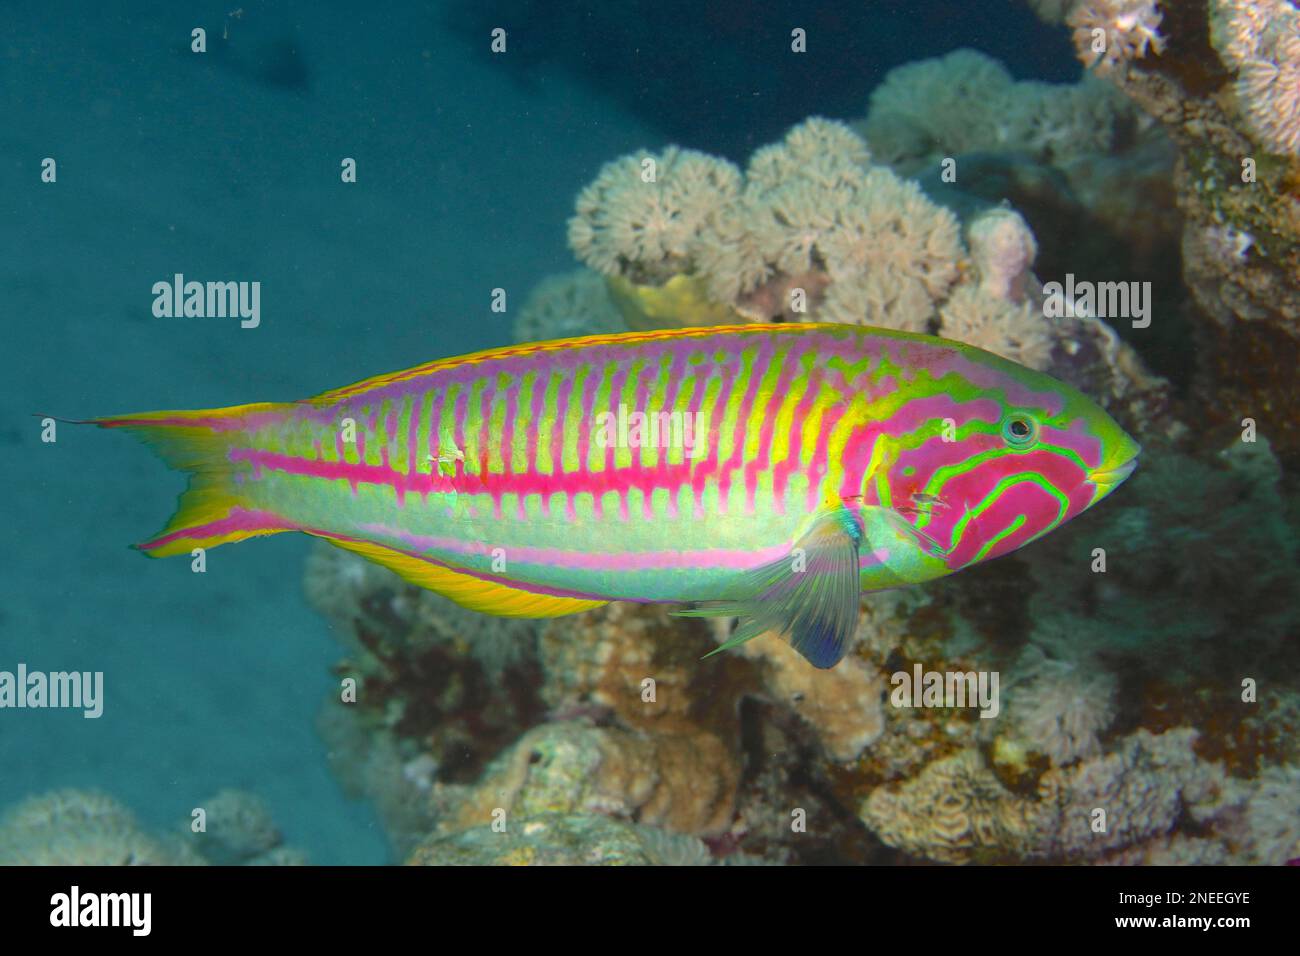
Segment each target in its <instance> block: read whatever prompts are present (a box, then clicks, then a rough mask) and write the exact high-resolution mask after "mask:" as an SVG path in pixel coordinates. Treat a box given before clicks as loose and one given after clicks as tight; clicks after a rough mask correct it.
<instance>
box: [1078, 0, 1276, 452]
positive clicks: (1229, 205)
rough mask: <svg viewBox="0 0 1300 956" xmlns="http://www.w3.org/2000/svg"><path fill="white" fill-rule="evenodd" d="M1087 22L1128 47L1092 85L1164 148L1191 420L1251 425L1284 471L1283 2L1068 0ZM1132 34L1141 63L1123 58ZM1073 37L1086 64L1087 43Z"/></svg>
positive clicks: (1082, 36) (1111, 50) (1090, 57)
mask: <svg viewBox="0 0 1300 956" xmlns="http://www.w3.org/2000/svg"><path fill="white" fill-rule="evenodd" d="M1157 17H1158V18H1159V20H1158V21H1157ZM1094 19H1099V20H1100V21H1106V22H1109V23H1111V25H1112V26H1114V27H1115V28H1116V29H1118V30H1120V32H1121V33H1123V32H1124V30H1125V29H1127V31H1128V32H1127V34H1125V35H1127V36H1130V37H1137V40H1136V41H1135V42H1136V45H1135V43H1134V42H1128V43H1127V44H1126V43H1125V42H1124V41H1123V40H1122V38H1121V42H1119V43H1112V44H1111V45H1110V46H1109V47H1108V54H1115V57H1116V58H1112V59H1111V60H1109V61H1107V60H1106V59H1105V58H1103V59H1102V61H1101V63H1100V65H1101V66H1102V67H1103V69H1101V70H1100V71H1099V74H1100V75H1102V76H1103V77H1104V78H1105V80H1107V81H1109V82H1110V83H1112V84H1113V85H1114V86H1115V87H1116V88H1117V89H1118V90H1120V91H1121V92H1122V93H1124V94H1125V95H1126V96H1128V97H1129V98H1130V99H1131V100H1132V102H1133V103H1134V105H1135V106H1137V107H1138V108H1139V109H1140V110H1142V111H1143V112H1144V113H1145V114H1147V115H1148V116H1149V117H1151V119H1152V120H1154V121H1156V122H1158V123H1159V124H1160V126H1161V128H1162V129H1163V130H1164V132H1165V134H1166V135H1167V136H1168V138H1169V140H1170V141H1171V142H1172V143H1173V144H1174V145H1175V147H1176V148H1177V157H1176V159H1175V165H1174V171H1173V175H1172V176H1170V177H1169V178H1168V181H1169V183H1171V184H1172V186H1173V189H1174V193H1175V196H1174V199H1175V201H1176V203H1177V206H1178V208H1179V210H1180V211H1181V213H1182V217H1181V224H1180V227H1181V243H1180V255H1181V272H1182V278H1183V280H1184V282H1185V284H1186V286H1187V288H1188V290H1189V291H1190V296H1191V304H1192V305H1194V308H1190V309H1187V310H1183V311H1185V314H1184V315H1182V316H1181V318H1182V319H1183V320H1184V321H1186V322H1187V323H1188V324H1189V325H1190V326H1191V328H1192V329H1193V331H1194V334H1193V336H1190V337H1189V338H1190V339H1192V340H1193V341H1194V343H1195V346H1196V352H1195V359H1196V363H1197V368H1196V372H1197V378H1196V382H1195V388H1194V391H1193V399H1194V401H1195V403H1196V405H1197V409H1196V411H1197V413H1198V414H1200V415H1203V416H1204V417H1205V418H1206V419H1207V420H1209V421H1211V422H1213V423H1216V424H1218V423H1224V422H1226V421H1233V420H1240V418H1241V417H1242V416H1247V415H1248V416H1251V417H1254V418H1256V419H1257V420H1258V421H1259V422H1260V427H1261V429H1263V430H1265V431H1267V432H1268V434H1269V435H1270V437H1271V439H1272V440H1273V443H1274V449H1275V451H1276V452H1277V453H1278V455H1279V456H1280V457H1281V458H1282V459H1283V460H1284V461H1286V462H1289V463H1294V462H1297V461H1300V408H1298V407H1297V404H1296V403H1297V400H1298V399H1297V392H1296V390H1295V389H1294V388H1291V387H1290V383H1291V380H1292V378H1293V374H1294V368H1295V365H1296V362H1297V359H1298V358H1300V344H1298V343H1297V339H1300V192H1298V191H1297V183H1300V166H1297V155H1296V144H1297V141H1298V137H1300V73H1297V69H1298V68H1297V63H1298V62H1300V12H1298V11H1297V8H1296V6H1295V4H1294V3H1291V2H1290V0H1188V2H1176V3H1175V2H1165V3H1161V4H1151V3H1139V2H1135V0H1122V2H1121V0H1104V2H1103V0H1097V2H1087V0H1079V2H1078V3H1076V5H1075V6H1074V8H1073V10H1072V12H1071V14H1070V20H1071V22H1075V23H1078V24H1080V25H1081V26H1082V25H1083V24H1085V23H1091V22H1092V21H1093V20H1094ZM1157 27H1158V30H1157ZM1153 31H1154V32H1153ZM1157 33H1158V36H1159V37H1160V39H1161V40H1162V41H1163V42H1162V43H1161V44H1157V41H1156V38H1155V36H1156V34H1157ZM1147 34H1151V35H1150V36H1147ZM1108 36H1109V34H1108ZM1143 37H1147V40H1148V45H1149V46H1150V47H1151V48H1150V49H1148V50H1147V51H1146V52H1147V53H1148V55H1145V56H1136V55H1134V56H1131V57H1130V56H1128V55H1127V54H1128V53H1133V54H1137V53H1139V52H1141V51H1142V43H1141V39H1142V38H1143ZM1075 38H1076V43H1077V45H1078V48H1079V56H1080V59H1081V60H1083V62H1084V63H1085V64H1090V65H1091V64H1093V63H1094V62H1096V59H1097V57H1096V54H1095V53H1094V51H1093V49H1092V46H1091V34H1090V33H1087V32H1085V31H1083V30H1076V34H1075ZM1157 46H1159V49H1158V50H1157V49H1156V47H1157ZM1156 54H1158V55H1156ZM1106 66H1111V67H1113V68H1109V69H1106V68H1104V67H1106Z"/></svg>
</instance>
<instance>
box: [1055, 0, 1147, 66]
mask: <svg viewBox="0 0 1300 956" xmlns="http://www.w3.org/2000/svg"><path fill="white" fill-rule="evenodd" d="M1162 19H1163V14H1161V12H1160V9H1159V8H1158V7H1157V5H1156V0H1084V2H1082V3H1080V4H1078V5H1077V6H1076V7H1075V8H1074V10H1072V11H1071V12H1070V16H1069V19H1068V21H1067V22H1068V23H1069V25H1070V26H1071V27H1073V28H1074V45H1075V47H1076V49H1078V51H1079V57H1080V59H1082V60H1083V62H1084V63H1085V64H1086V65H1087V66H1089V67H1090V68H1092V69H1095V70H1098V71H1101V72H1105V71H1107V70H1113V69H1115V68H1116V67H1119V66H1122V65H1124V64H1126V63H1128V62H1129V61H1130V60H1138V59H1141V58H1142V57H1144V56H1146V55H1147V52H1148V51H1149V50H1154V51H1155V52H1156V53H1157V54H1160V53H1163V52H1164V49H1165V38H1164V37H1163V36H1161V35H1160V33H1159V31H1158V29H1157V28H1158V27H1159V26H1160V21H1161V20H1162Z"/></svg>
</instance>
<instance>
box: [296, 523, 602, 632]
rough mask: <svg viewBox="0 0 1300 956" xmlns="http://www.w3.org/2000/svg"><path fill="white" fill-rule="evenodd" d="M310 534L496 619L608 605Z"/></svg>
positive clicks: (376, 546)
mask: <svg viewBox="0 0 1300 956" xmlns="http://www.w3.org/2000/svg"><path fill="white" fill-rule="evenodd" d="M309 533H310V534H314V535H315V536H316V537H318V538H324V539H325V540H326V541H328V542H329V543H330V544H332V545H334V546H335V547H338V548H342V549H344V550H345V551H351V552H353V553H354V554H359V555H361V556H362V557H363V558H365V559H366V560H367V561H373V562H375V564H378V565H381V566H383V567H385V568H388V570H390V571H392V572H394V573H395V574H397V575H398V576H399V577H401V578H402V579H403V580H406V581H409V582H411V583H412V584H414V585H416V586H417V587H421V588H424V589H425V590H428V591H434V592H436V593H438V594H441V595H442V596H443V597H445V598H447V599H448V600H451V601H455V602H456V603H457V604H459V605H460V606H461V607H464V608H469V609H470V610H471V611H479V612H480V613H483V614H495V615H496V616H497V617H563V616H564V615H565V614H577V613H579V612H581V611H589V610H591V609H592V608H594V607H601V606H602V605H605V604H608V603H609V602H608V601H591V600H586V599H583V598H569V597H554V596H552V595H549V594H536V593H534V592H532V591H525V590H522V589H520V588H515V587H511V586H509V585H507V584H501V583H499V582H496V581H484V580H483V579H482V578H476V577H474V576H473V575H470V574H462V573H461V572H459V571H453V570H452V569H451V568H445V567H443V566H442V565H440V564H432V563H430V562H428V561H424V560H422V559H420V558H416V557H412V556H411V555H409V554H403V553H402V552H400V551H394V550H393V549H392V548H386V547H384V546H383V545H381V544H372V543H370V542H369V541H353V540H351V539H348V538H335V537H331V536H330V535H326V534H320V533H319V532H309Z"/></svg>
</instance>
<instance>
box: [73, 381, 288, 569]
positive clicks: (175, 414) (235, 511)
mask: <svg viewBox="0 0 1300 956" xmlns="http://www.w3.org/2000/svg"><path fill="white" fill-rule="evenodd" d="M292 407H293V406H292V405H277V404H272V403H262V404H256V405H235V406H231V407H230V408H209V409H197V410H194V411H167V412H141V413H139V414H135V415H117V416H113V417H111V418H93V419H90V420H89V421H88V422H86V424H91V425H98V426H99V427H101V428H124V429H126V430H127V431H129V432H130V433H131V434H133V435H135V436H136V437H137V438H139V439H140V440H141V441H143V442H144V443H145V444H146V445H148V446H149V447H150V448H152V449H153V450H154V451H155V452H157V454H158V456H159V457H160V458H162V460H163V461H164V462H165V463H166V464H167V465H168V466H169V467H171V468H175V469H176V470H178V471H184V472H188V473H189V475H190V483H189V487H188V488H187V489H186V490H185V491H184V492H183V493H182V494H181V496H180V499H179V501H178V502H177V506H176V513H175V514H173V515H172V517H171V520H170V521H168V522H167V525H166V527H164V528H163V529H162V531H160V532H158V534H156V535H154V537H153V538H152V539H150V540H148V541H145V542H142V543H140V544H137V545H135V546H134V547H135V548H136V549H137V550H139V551H143V552H144V553H145V554H147V555H149V556H150V557H155V558H160V557H166V556H168V555H174V554H189V553H190V552H191V551H192V550H193V549H194V548H215V547H216V546H217V545H221V544H227V543H229V542H231V541H242V540H244V539H245V538H251V537H254V536H256V535H262V534H276V533H277V532H280V531H291V530H294V525H293V524H291V523H289V522H287V521H285V520H284V519H283V518H281V517H279V516H278V515H275V514H272V513H270V512H267V511H264V510H259V509H257V508H254V507H252V506H251V505H250V504H249V503H248V500H247V496H246V495H245V494H244V490H243V489H242V488H241V483H242V481H243V476H244V475H245V474H247V472H246V471H245V466H243V465H240V464H238V463H236V462H234V461H232V460H231V455H230V453H231V451H232V450H233V449H235V448H238V447H240V446H241V445H243V444H245V443H246V442H247V440H248V433H249V430H250V429H251V428H254V427H256V424H254V421H250V419H253V420H255V419H256V418H257V417H260V414H259V413H269V414H270V415H272V416H274V415H275V414H277V413H280V412H283V411H285V410H288V409H290V408H292Z"/></svg>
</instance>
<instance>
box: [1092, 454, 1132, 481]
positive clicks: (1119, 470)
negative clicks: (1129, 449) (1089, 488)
mask: <svg viewBox="0 0 1300 956" xmlns="http://www.w3.org/2000/svg"><path fill="white" fill-rule="evenodd" d="M1137 466H1138V460H1137V455H1134V456H1133V457H1132V458H1130V459H1129V460H1128V461H1126V462H1124V463H1123V464H1120V465H1116V466H1115V467H1114V468H1098V469H1096V470H1095V471H1090V472H1088V480H1089V481H1091V482H1092V483H1093V484H1095V485H1105V486H1107V487H1110V488H1113V487H1114V486H1115V485H1118V484H1119V483H1120V482H1122V481H1123V480H1124V479H1125V478H1127V477H1128V476H1129V475H1131V474H1133V472H1134V471H1135V470H1136V469H1137Z"/></svg>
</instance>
